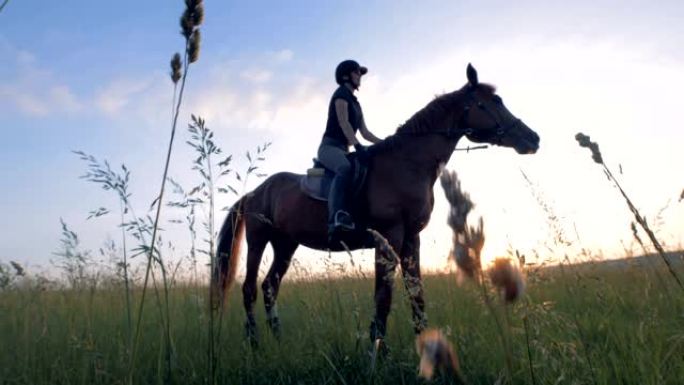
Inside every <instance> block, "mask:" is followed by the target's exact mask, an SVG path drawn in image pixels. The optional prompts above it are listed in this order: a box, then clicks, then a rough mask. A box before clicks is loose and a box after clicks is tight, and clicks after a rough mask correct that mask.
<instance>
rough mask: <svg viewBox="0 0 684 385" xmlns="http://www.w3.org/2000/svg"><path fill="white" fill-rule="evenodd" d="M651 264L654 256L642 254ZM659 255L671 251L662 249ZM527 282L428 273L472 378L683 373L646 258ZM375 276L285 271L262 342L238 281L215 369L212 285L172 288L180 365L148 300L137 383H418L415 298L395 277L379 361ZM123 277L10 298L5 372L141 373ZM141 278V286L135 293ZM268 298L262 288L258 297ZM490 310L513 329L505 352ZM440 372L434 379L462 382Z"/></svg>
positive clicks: (28, 380)
mask: <svg viewBox="0 0 684 385" xmlns="http://www.w3.org/2000/svg"><path fill="white" fill-rule="evenodd" d="M641 262H644V261H643V260H641ZM651 262H655V263H657V262H659V261H657V260H655V261H651ZM527 278H528V281H529V282H528V284H529V288H528V291H527V294H526V295H525V296H524V297H523V298H521V299H520V300H519V301H518V302H517V303H515V304H512V305H507V304H505V303H504V302H502V301H499V300H498V299H495V293H491V294H492V299H495V300H494V301H493V304H494V306H493V308H492V309H489V308H488V307H487V306H485V304H484V302H483V297H482V293H481V292H480V291H479V290H478V288H477V286H476V285H474V284H472V283H470V284H469V283H467V282H466V283H465V284H460V285H459V284H458V283H457V279H456V277H455V275H454V274H442V275H430V276H427V277H426V279H425V290H426V296H427V299H428V301H427V313H428V317H429V322H430V325H431V326H432V327H439V328H440V329H441V330H442V331H443V333H444V334H445V335H446V337H447V339H448V341H449V342H450V343H451V344H452V345H453V346H454V349H455V351H456V353H457V355H458V358H459V361H460V367H461V373H462V375H463V377H464V378H465V379H466V381H467V383H470V384H494V383H502V382H503V381H504V380H505V378H506V374H505V372H506V369H505V366H506V365H505V361H506V358H507V354H510V358H511V369H512V381H511V382H510V383H518V384H523V383H526V384H531V383H536V384H618V383H620V384H680V383H681V381H682V379H683V378H684V359H682V357H684V330H683V329H682V324H683V321H684V319H683V317H684V301H682V296H681V292H679V291H678V290H679V289H678V288H677V287H676V286H675V285H671V284H666V286H665V288H663V286H662V285H661V284H660V283H658V282H659V280H658V278H657V277H656V276H654V274H653V272H652V270H650V269H649V268H647V266H646V265H644V264H643V263H638V260H631V261H630V260H627V261H625V262H624V263H622V264H619V265H611V266H608V264H605V263H601V262H592V263H585V264H581V265H575V266H572V265H566V266H563V267H562V268H561V267H555V268H541V269H540V268H533V267H532V268H530V269H529V270H528V277H527ZM372 289H373V282H372V280H371V279H370V278H366V279H364V278H362V277H359V276H348V277H338V278H336V279H333V278H331V279H313V278H310V279H306V278H303V279H299V280H295V281H290V282H287V281H286V282H285V283H284V284H283V287H282V292H281V296H280V299H279V307H280V316H281V321H282V323H283V334H282V337H281V339H280V341H277V340H276V339H275V338H273V337H272V336H271V335H270V333H269V332H268V329H267V327H266V323H265V319H264V317H265V316H264V313H263V308H260V309H259V312H258V313H257V314H258V316H259V319H258V321H259V327H260V337H261V338H260V344H259V347H258V348H252V347H251V346H250V345H249V344H248V343H247V342H246V340H245V338H244V330H243V322H244V314H243V313H244V312H243V310H242V308H241V307H242V306H241V295H238V294H240V291H239V290H234V291H233V292H232V295H231V298H230V301H229V303H228V304H227V309H226V311H225V313H224V315H223V320H222V321H221V329H220V330H221V331H220V332H219V335H218V336H217V340H216V345H215V346H216V350H217V353H216V355H217V367H216V374H215V378H214V379H213V380H212V376H211V374H210V373H211V372H210V362H209V356H208V354H207V347H208V340H207V336H208V333H207V331H208V328H209V317H208V311H207V308H208V306H207V304H208V300H209V298H208V295H207V293H208V290H207V289H206V287H202V286H199V285H177V286H175V287H173V288H172V289H171V290H170V293H169V298H170V301H169V302H170V306H169V311H170V318H169V320H170V322H169V324H170V332H171V341H172V344H171V365H170V368H171V370H170V377H169V378H166V375H165V374H164V371H165V369H164V368H165V363H164V356H165V333H164V327H163V325H162V323H163V317H162V316H161V312H160V309H161V308H160V307H158V306H157V305H156V303H155V301H153V300H151V301H149V302H148V303H147V305H146V306H145V308H144V312H145V317H144V318H143V319H144V321H143V324H142V330H143V331H142V333H141V336H140V341H139V343H138V347H137V349H138V352H137V355H136V362H135V366H134V369H133V371H132V373H130V374H131V377H130V380H132V383H183V384H206V383H212V382H214V383H225V384H380V383H395V384H415V383H425V380H423V379H420V378H418V377H417V366H418V361H419V357H418V355H417V354H416V351H415V346H414V338H415V337H414V334H413V330H412V327H411V315H410V307H409V304H408V300H407V299H406V297H405V295H404V290H403V288H402V287H401V284H400V281H399V280H397V282H396V285H395V293H396V296H395V302H394V308H393V311H392V313H391V315H390V320H389V330H390V331H389V335H388V347H389V349H390V351H389V354H388V355H386V356H383V357H379V358H378V360H377V362H376V363H375V364H373V362H372V359H371V355H370V353H369V352H370V351H371V347H372V345H371V343H370V341H369V339H368V322H369V320H370V319H371V315H372V309H373V304H372ZM123 293H124V291H123V290H122V288H121V287H116V286H111V285H109V287H108V286H107V285H105V286H103V285H101V284H100V285H93V286H84V287H81V288H71V289H69V288H64V289H58V290H45V289H44V288H41V287H40V285H35V286H33V287H24V288H22V289H14V290H8V291H5V292H3V293H2V296H0V315H1V316H0V336H1V340H2V345H3V349H1V350H0V383H2V384H89V383H99V384H123V383H127V382H128V381H129V366H128V360H129V357H130V343H129V339H128V335H129V334H128V329H127V320H126V300H125V296H124V295H123ZM139 297H140V290H134V291H133V299H134V300H137V299H139ZM259 305H261V299H260V300H259ZM490 310H494V311H495V312H496V314H497V316H498V317H499V318H498V319H499V320H505V321H504V322H503V324H502V326H503V330H504V336H505V338H506V340H507V341H508V342H507V343H508V346H509V347H510V348H509V353H507V352H506V350H507V349H505V348H504V347H505V345H504V344H503V343H502V340H501V336H502V334H501V333H500V332H499V330H498V328H497V324H496V320H495V318H494V316H493V314H492V312H491V311H490ZM453 381H454V380H453V379H452V378H450V377H447V376H446V375H437V376H436V377H435V378H434V379H433V382H434V383H451V382H453Z"/></svg>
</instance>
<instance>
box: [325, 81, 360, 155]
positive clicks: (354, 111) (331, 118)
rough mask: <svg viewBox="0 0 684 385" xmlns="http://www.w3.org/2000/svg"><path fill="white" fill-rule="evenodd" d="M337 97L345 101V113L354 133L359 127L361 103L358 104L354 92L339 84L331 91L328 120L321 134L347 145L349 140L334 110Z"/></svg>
mask: <svg viewBox="0 0 684 385" xmlns="http://www.w3.org/2000/svg"><path fill="white" fill-rule="evenodd" d="M337 99H342V100H344V101H346V102H347V115H348V117H349V123H350V124H351V126H352V128H353V129H354V133H356V131H357V130H358V129H359V126H361V121H362V120H363V112H362V111H361V104H359V101H358V99H356V96H354V93H353V92H352V91H351V90H350V89H349V88H347V87H346V86H344V85H342V86H339V87H338V88H337V89H336V90H335V92H334V93H333V95H332V98H330V105H329V106H328V122H327V124H326V126H325V133H324V134H323V136H324V137H327V138H329V139H333V140H335V141H338V142H340V143H341V144H344V145H345V146H348V145H349V141H348V140H347V137H346V136H344V132H342V127H340V122H339V120H338V119H337V111H336V110H335V100H337Z"/></svg>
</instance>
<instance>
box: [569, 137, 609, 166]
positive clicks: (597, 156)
mask: <svg viewBox="0 0 684 385" xmlns="http://www.w3.org/2000/svg"><path fill="white" fill-rule="evenodd" d="M575 139H576V140H577V142H578V143H579V145H580V147H586V148H588V149H589V150H591V157H592V159H594V162H596V163H598V164H603V157H602V156H601V151H599V146H598V143H596V142H592V141H591V138H590V137H589V135H584V134H583V133H581V132H579V133H577V135H575Z"/></svg>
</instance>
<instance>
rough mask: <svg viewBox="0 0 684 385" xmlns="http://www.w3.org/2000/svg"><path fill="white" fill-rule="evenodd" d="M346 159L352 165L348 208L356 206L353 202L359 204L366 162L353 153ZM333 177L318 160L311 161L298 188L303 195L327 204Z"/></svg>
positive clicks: (365, 173) (366, 171)
mask: <svg viewBox="0 0 684 385" xmlns="http://www.w3.org/2000/svg"><path fill="white" fill-rule="evenodd" d="M347 159H348V160H349V163H351V165H352V172H351V181H350V182H349V188H350V189H349V192H348V194H349V195H348V197H347V198H348V201H349V202H352V204H351V205H350V207H354V206H356V204H354V203H353V202H360V200H359V199H357V198H359V197H360V195H361V193H362V192H363V191H364V187H365V182H366V176H367V174H368V164H367V160H365V159H364V160H362V159H360V158H359V157H358V156H357V154H356V153H355V152H352V153H349V154H347ZM334 177H335V173H334V172H332V171H331V170H328V169H326V168H325V166H323V164H322V163H321V162H319V161H318V159H316V158H314V159H313V167H312V168H310V169H308V170H306V175H303V176H302V177H301V179H300V182H299V187H300V189H301V190H302V192H303V193H305V194H306V195H307V196H309V197H310V198H313V199H316V200H319V201H323V202H327V201H328V196H329V193H330V185H331V184H332V180H333V178H334Z"/></svg>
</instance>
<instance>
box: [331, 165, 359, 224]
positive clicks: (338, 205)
mask: <svg viewBox="0 0 684 385" xmlns="http://www.w3.org/2000/svg"><path fill="white" fill-rule="evenodd" d="M348 179H349V177H348V176H347V175H345V174H337V175H335V178H334V179H333V181H332V184H331V186H330V195H329V197H328V235H329V236H330V237H331V236H332V235H334V234H335V233H337V232H339V231H351V230H354V222H353V221H352V218H351V215H350V214H349V212H347V205H346V192H347V181H348Z"/></svg>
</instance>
